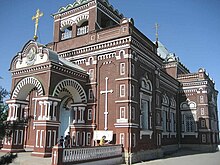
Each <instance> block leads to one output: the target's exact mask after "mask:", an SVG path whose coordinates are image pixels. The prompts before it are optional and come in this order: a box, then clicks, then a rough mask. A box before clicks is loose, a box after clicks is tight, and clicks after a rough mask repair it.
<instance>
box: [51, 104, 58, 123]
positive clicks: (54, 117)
mask: <svg viewBox="0 0 220 165" xmlns="http://www.w3.org/2000/svg"><path fill="white" fill-rule="evenodd" d="M57 104H58V103H57V102H54V103H53V114H52V120H56V116H55V111H56V106H57Z"/></svg>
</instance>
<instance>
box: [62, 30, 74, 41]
mask: <svg viewBox="0 0 220 165" xmlns="http://www.w3.org/2000/svg"><path fill="white" fill-rule="evenodd" d="M71 37H72V31H67V32H65V33H62V36H61V40H65V39H68V38H71Z"/></svg>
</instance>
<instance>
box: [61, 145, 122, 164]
mask: <svg viewBox="0 0 220 165" xmlns="http://www.w3.org/2000/svg"><path fill="white" fill-rule="evenodd" d="M121 154H122V148H121V145H117V146H115V145H114V146H102V147H91V148H73V149H64V150H63V162H79V161H89V160H97V159H103V158H109V157H115V156H120V155H121Z"/></svg>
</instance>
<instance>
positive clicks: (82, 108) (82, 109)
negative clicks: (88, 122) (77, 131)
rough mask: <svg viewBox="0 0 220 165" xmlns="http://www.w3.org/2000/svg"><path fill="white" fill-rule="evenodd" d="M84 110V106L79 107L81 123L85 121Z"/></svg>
mask: <svg viewBox="0 0 220 165" xmlns="http://www.w3.org/2000/svg"><path fill="white" fill-rule="evenodd" d="M84 112H85V107H81V113H82V116H81V117H82V118H81V121H82V123H85V120H84Z"/></svg>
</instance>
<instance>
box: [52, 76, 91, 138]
mask: <svg viewBox="0 0 220 165" xmlns="http://www.w3.org/2000/svg"><path fill="white" fill-rule="evenodd" d="M53 96H55V97H58V98H60V99H61V104H60V109H59V121H60V126H59V133H58V134H59V137H60V136H64V137H65V135H67V133H68V132H70V125H71V124H73V123H74V122H73V121H74V119H75V117H76V116H77V115H78V116H80V114H81V116H82V113H83V112H82V111H80V110H79V111H80V112H78V113H77V112H76V111H75V110H74V108H73V107H74V104H85V103H86V102H87V97H86V93H85V90H84V89H83V87H82V86H81V85H80V84H79V83H78V82H77V81H75V80H72V79H65V80H63V81H61V82H60V83H58V84H57V86H56V87H55V90H54V92H53ZM76 118H77V117H76ZM80 119H81V118H80ZM80 119H79V120H80Z"/></svg>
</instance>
